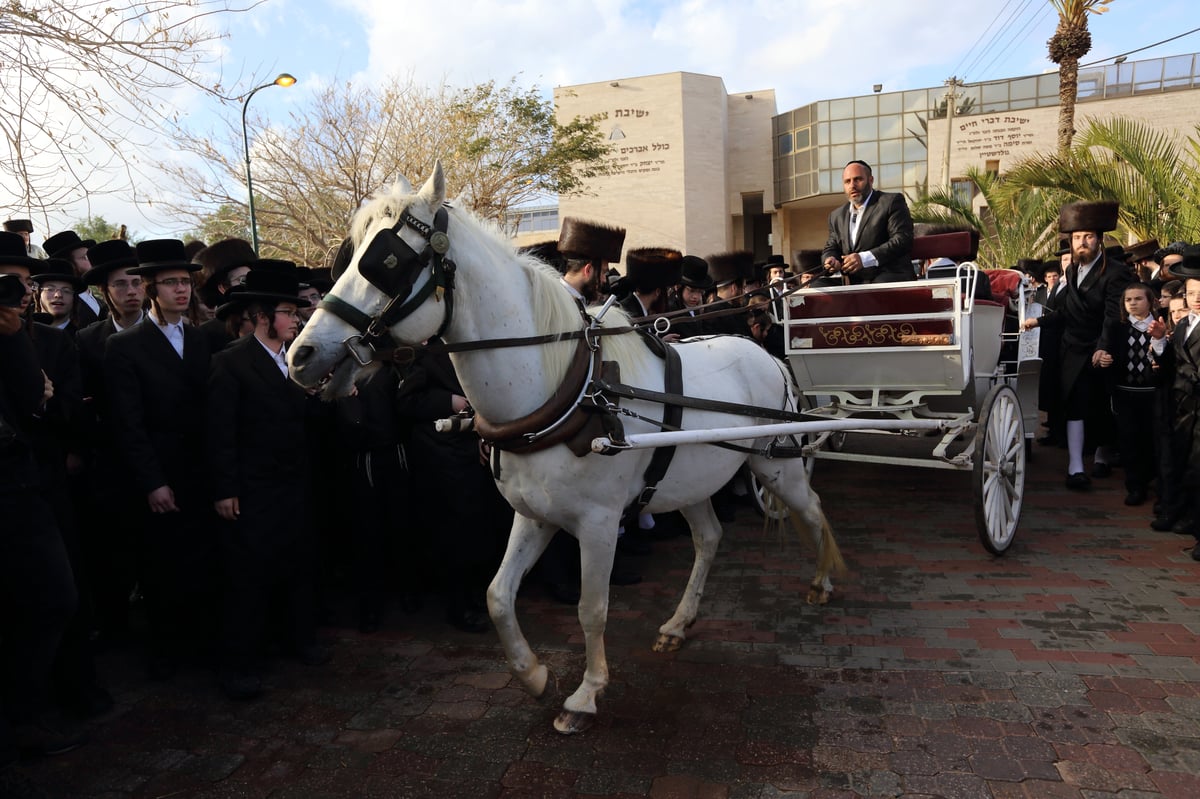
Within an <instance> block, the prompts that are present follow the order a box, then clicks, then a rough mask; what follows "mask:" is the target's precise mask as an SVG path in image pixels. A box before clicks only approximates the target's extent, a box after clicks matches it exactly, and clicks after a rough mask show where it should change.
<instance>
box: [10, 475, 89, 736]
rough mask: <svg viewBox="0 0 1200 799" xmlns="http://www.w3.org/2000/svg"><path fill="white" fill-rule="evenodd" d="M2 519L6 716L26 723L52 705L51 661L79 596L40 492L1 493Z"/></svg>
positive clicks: (52, 517) (59, 539)
mask: <svg viewBox="0 0 1200 799" xmlns="http://www.w3.org/2000/svg"><path fill="white" fill-rule="evenodd" d="M10 485H11V484H10ZM6 488H8V487H6ZM0 519H3V520H4V528H3V532H2V533H0V668H2V671H3V691H4V693H3V703H4V714H3V715H5V716H7V717H8V719H9V720H11V721H13V722H14V723H23V722H27V721H29V720H31V719H33V718H34V717H36V716H37V715H38V714H40V713H42V712H44V711H45V710H47V709H48V708H49V706H50V676H51V666H52V664H53V662H54V657H55V654H56V653H57V651H58V647H59V643H60V641H61V639H62V634H63V630H65V629H66V626H67V624H68V622H69V621H70V620H71V618H72V617H74V615H75V612H76V609H77V607H78V601H79V597H78V594H77V592H76V590H75V578H74V575H73V574H72V573H71V565H70V562H69V560H68V559H67V551H66V548H65V547H64V546H63V541H62V536H61V535H60V534H59V531H58V527H57V524H56V522H55V519H54V512H53V510H52V508H51V507H50V505H49V503H48V502H47V501H46V499H45V497H44V496H43V495H42V494H41V493H39V492H36V491H32V492H19V493H18V492H12V491H9V490H6V491H4V492H3V493H0ZM3 748H4V742H3V741H0V749H3Z"/></svg>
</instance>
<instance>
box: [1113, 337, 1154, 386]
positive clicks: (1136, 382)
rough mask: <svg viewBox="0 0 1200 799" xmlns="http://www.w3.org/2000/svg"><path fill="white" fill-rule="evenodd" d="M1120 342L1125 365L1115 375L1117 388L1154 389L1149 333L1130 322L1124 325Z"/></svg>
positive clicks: (1152, 358) (1152, 359)
mask: <svg viewBox="0 0 1200 799" xmlns="http://www.w3.org/2000/svg"><path fill="white" fill-rule="evenodd" d="M1124 329H1125V336H1124V338H1123V341H1122V344H1123V345H1124V347H1125V349H1126V352H1125V366H1124V368H1123V369H1121V371H1120V373H1119V374H1118V375H1117V388H1119V389H1123V390H1125V391H1153V390H1154V370H1153V367H1154V356H1153V354H1152V353H1151V351H1150V334H1149V333H1144V332H1142V331H1141V330H1138V329H1137V328H1136V327H1134V326H1133V325H1131V324H1126V325H1125V328H1124Z"/></svg>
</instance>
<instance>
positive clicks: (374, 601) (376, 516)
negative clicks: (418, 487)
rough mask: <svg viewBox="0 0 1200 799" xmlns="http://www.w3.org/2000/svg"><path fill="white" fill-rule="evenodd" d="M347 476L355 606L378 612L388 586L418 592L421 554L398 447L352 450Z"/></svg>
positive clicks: (405, 467)
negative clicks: (351, 504) (351, 502)
mask: <svg viewBox="0 0 1200 799" xmlns="http://www.w3.org/2000/svg"><path fill="white" fill-rule="evenodd" d="M350 480H351V494H352V496H353V497H354V514H355V523H354V530H353V544H352V547H353V564H354V580H355V584H356V588H357V591H358V601H359V606H360V610H376V611H378V610H380V609H381V606H382V604H383V601H384V598H385V596H386V595H387V592H388V588H389V587H391V588H395V589H397V590H399V591H402V592H406V593H408V592H411V593H418V592H419V591H420V588H421V585H420V583H421V572H422V570H423V569H422V563H423V562H424V560H425V557H424V555H425V553H424V552H423V551H422V540H421V538H420V536H418V535H417V534H416V533H417V531H416V530H414V529H413V524H412V515H411V514H412V508H411V507H410V505H409V474H408V465H407V463H406V461H405V456H404V450H403V448H401V447H400V446H398V445H397V446H393V447H386V448H380V449H375V450H370V451H366V452H357V453H355V454H354V468H353V470H352V471H351V472H350ZM401 551H403V553H404V555H403V557H401V555H400V553H401Z"/></svg>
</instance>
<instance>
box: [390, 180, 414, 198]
mask: <svg viewBox="0 0 1200 799" xmlns="http://www.w3.org/2000/svg"><path fill="white" fill-rule="evenodd" d="M396 189H398V191H396V192H394V193H395V194H399V195H400V196H401V197H404V196H407V195H409V194H412V193H413V187H412V184H411V183H409V182H408V178H406V177H404V175H396Z"/></svg>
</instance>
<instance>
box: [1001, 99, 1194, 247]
mask: <svg viewBox="0 0 1200 799" xmlns="http://www.w3.org/2000/svg"><path fill="white" fill-rule="evenodd" d="M1195 130H1196V136H1198V137H1200V126H1197V127H1196V129H1195ZM1027 191H1054V192H1057V193H1058V194H1059V196H1061V198H1062V202H1075V201H1096V200H1116V201H1117V202H1119V203H1120V204H1121V210H1120V229H1119V232H1120V233H1124V234H1128V235H1129V236H1132V237H1133V238H1136V239H1140V240H1145V239H1151V238H1155V239H1158V240H1159V241H1160V242H1168V241H1197V240H1200V143H1198V141H1197V138H1196V137H1188V139H1187V143H1186V145H1185V144H1184V143H1182V142H1180V141H1179V140H1178V139H1176V138H1175V137H1174V136H1172V135H1170V134H1169V133H1164V132H1162V131H1159V130H1155V129H1154V128H1152V127H1151V126H1149V125H1147V124H1146V123H1144V122H1140V121H1138V120H1135V119H1130V118H1128V117H1112V118H1106V119H1089V120H1088V123H1087V126H1086V127H1085V129H1084V130H1083V131H1081V132H1080V134H1079V137H1078V139H1077V140H1076V143H1075V145H1074V146H1073V147H1071V148H1070V149H1069V150H1068V151H1067V152H1066V153H1064V154H1059V153H1055V154H1052V155H1037V156H1034V157H1032V158H1028V159H1025V160H1024V161H1022V162H1020V163H1018V164H1017V165H1015V166H1014V167H1013V169H1012V170H1011V171H1009V172H1008V173H1007V174H1006V181H1005V186H1004V189H1003V191H1002V192H1001V194H1002V195H1003V197H1004V198H1005V199H1010V198H1012V197H1013V196H1015V195H1019V194H1020V193H1022V192H1027Z"/></svg>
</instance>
